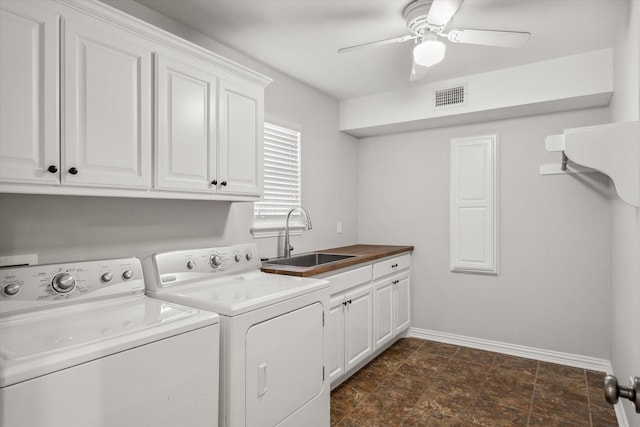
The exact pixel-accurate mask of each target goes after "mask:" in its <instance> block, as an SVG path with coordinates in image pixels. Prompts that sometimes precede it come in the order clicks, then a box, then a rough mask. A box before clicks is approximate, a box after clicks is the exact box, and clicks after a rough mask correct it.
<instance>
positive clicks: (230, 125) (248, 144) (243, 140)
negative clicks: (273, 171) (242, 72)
mask: <svg viewBox="0 0 640 427" xmlns="http://www.w3.org/2000/svg"><path fill="white" fill-rule="evenodd" d="M218 114H219V117H220V121H219V123H220V139H219V141H218V155H219V158H218V167H219V179H218V181H219V184H220V186H219V187H218V191H219V192H221V193H230V194H255V195H256V196H259V195H260V193H261V192H262V171H263V164H262V162H263V160H262V159H263V146H262V140H263V133H264V91H263V89H262V88H258V87H256V86H251V85H250V84H248V83H246V84H245V83H243V84H240V83H235V82H230V81H226V80H221V81H220V104H219V112H218Z"/></svg>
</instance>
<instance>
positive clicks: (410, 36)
mask: <svg viewBox="0 0 640 427" xmlns="http://www.w3.org/2000/svg"><path fill="white" fill-rule="evenodd" d="M416 38H418V36H417V35H414V34H408V35H406V36H400V37H394V38H392V39H387V40H379V41H377V42H370V43H363V44H357V45H355V46H349V47H343V48H342V49H338V53H346V52H352V51H354V50H358V49H363V48H365V47H369V46H382V45H385V44H392V43H402V42H406V41H408V40H413V39H416Z"/></svg>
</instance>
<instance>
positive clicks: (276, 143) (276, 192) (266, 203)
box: [254, 123, 301, 226]
mask: <svg viewBox="0 0 640 427" xmlns="http://www.w3.org/2000/svg"><path fill="white" fill-rule="evenodd" d="M300 192H301V189H300V132H299V131H297V130H293V129H287V128H285V127H282V126H277V125H274V124H271V123H265V124H264V200H263V201H262V202H256V203H255V204H254V219H255V223H256V224H259V223H262V224H275V223H281V224H282V225H283V226H284V219H285V217H286V215H287V213H288V212H289V210H290V209H291V208H292V207H294V206H300ZM296 214H298V212H296ZM296 216H297V215H296Z"/></svg>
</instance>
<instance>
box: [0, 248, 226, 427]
mask: <svg viewBox="0 0 640 427" xmlns="http://www.w3.org/2000/svg"><path fill="white" fill-rule="evenodd" d="M219 320H220V319H219V316H218V315H217V314H215V313H208V312H205V311H201V310H198V309H194V308H191V307H183V306H179V305H177V304H172V303H168V302H163V301H158V300H155V299H151V298H148V297H146V296H145V295H144V279H143V276H142V265H141V264H140V260H138V259H136V258H129V259H115V260H105V261H88V262H74V263H65V264H51V265H38V266H29V267H18V268H6V269H0V426H3V427H14V426H38V427H44V426H65V427H70V426H82V427H86V426H92V427H99V426H104V427H113V426H119V427H120V426H136V427H141V426H150V427H151V426H153V427H157V426H204V425H207V426H211V425H215V424H216V422H217V417H218V374H219V373H218V369H219V335H220V323H219Z"/></svg>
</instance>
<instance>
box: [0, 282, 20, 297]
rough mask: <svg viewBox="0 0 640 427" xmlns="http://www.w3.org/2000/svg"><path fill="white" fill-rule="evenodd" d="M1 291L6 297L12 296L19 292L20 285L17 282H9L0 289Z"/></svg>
mask: <svg viewBox="0 0 640 427" xmlns="http://www.w3.org/2000/svg"><path fill="white" fill-rule="evenodd" d="M2 292H4V294H5V295H6V296H8V297H12V296H14V295H17V294H18V292H20V285H18V284H17V283H9V284H8V285H7V286H5V287H4V288H3V289H2Z"/></svg>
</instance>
